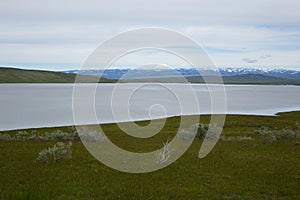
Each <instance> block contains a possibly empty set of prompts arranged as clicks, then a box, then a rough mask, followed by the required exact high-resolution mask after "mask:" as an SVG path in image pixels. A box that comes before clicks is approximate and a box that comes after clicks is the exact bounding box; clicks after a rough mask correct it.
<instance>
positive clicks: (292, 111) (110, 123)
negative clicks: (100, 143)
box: [0, 110, 300, 133]
mask: <svg viewBox="0 0 300 200" xmlns="http://www.w3.org/2000/svg"><path fill="white" fill-rule="evenodd" d="M297 112H300V110H287V111H279V112H276V113H275V114H273V115H257V114H234V113H233V114H226V117H280V116H281V115H284V114H289V113H297ZM214 115H224V114H214ZM181 116H185V117H189V116H200V117H199V119H201V118H203V117H204V118H208V117H210V116H211V114H200V115H176V116H168V117H162V118H156V119H141V120H136V121H123V122H108V123H101V124H93V123H91V124H81V125H62V126H44V127H32V128H19V129H10V130H0V133H7V132H16V131H28V130H43V129H69V128H71V127H76V126H92V125H105V126H110V125H116V124H119V123H132V122H139V123H147V122H149V121H153V120H159V119H166V120H167V119H172V118H173V119H177V118H179V117H181ZM225 121H226V118H225Z"/></svg>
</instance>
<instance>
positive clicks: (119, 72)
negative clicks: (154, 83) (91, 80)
mask: <svg viewBox="0 0 300 200" xmlns="http://www.w3.org/2000/svg"><path fill="white" fill-rule="evenodd" d="M65 72H66V73H71V74H77V73H79V74H85V75H97V76H100V75H101V76H103V77H105V78H109V79H120V78H123V79H124V78H125V79H126V78H131V79H132V78H149V77H174V76H179V75H182V76H199V75H200V74H201V75H204V76H207V75H216V74H218V73H219V74H221V75H222V76H234V75H242V74H261V75H267V76H273V77H278V78H282V79H287V80H300V71H296V70H285V69H257V68H231V67H227V68H219V69H218V71H215V70H208V69H205V70H200V73H199V71H198V70H196V69H195V68H178V69H175V70H173V69H160V70H157V69H130V68H128V69H108V70H69V71H65Z"/></svg>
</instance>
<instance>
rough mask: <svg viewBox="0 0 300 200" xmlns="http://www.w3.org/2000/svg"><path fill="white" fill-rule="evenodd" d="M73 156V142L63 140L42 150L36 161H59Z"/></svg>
mask: <svg viewBox="0 0 300 200" xmlns="http://www.w3.org/2000/svg"><path fill="white" fill-rule="evenodd" d="M70 158H72V142H69V143H68V144H65V143H63V142H57V143H56V144H55V145H54V146H53V147H48V148H47V149H44V150H42V151H41V152H40V153H39V155H38V157H37V159H36V162H38V161H40V162H46V163H50V162H53V163H57V162H58V161H59V160H63V159H70Z"/></svg>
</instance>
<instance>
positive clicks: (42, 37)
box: [0, 0, 300, 70]
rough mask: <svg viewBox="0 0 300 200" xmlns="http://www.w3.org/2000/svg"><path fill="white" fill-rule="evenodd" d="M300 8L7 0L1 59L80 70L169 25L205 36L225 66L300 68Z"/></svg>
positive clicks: (2, 10) (213, 1)
mask: <svg viewBox="0 0 300 200" xmlns="http://www.w3.org/2000/svg"><path fill="white" fill-rule="evenodd" d="M299 10H300V1H299V0H286V1H282V0H251V1H242V0H241V1H236V0H223V1H222V0H185V1H183V0H182V1H178V0H170V1H169V0H167V1H161V0H160V1H158V0H151V1H141V0H140V1H138V0H136V1H128V0H124V1H113V0H110V1H99V0H97V1H88V0H85V1H71V0H70V1H66V0H52V1H48V0H47V1H43V0H37V1H33V0H10V1H1V2H0V23H1V26H0V65H1V66H17V67H23V68H32V69H50V70H66V69H76V68H79V66H80V64H81V63H82V62H83V60H84V59H85V58H86V57H87V56H88V55H89V53H90V52H91V51H92V50H93V49H94V48H96V47H97V45H98V44H99V43H101V42H103V41H105V40H106V39H108V38H110V37H111V36H114V35H116V34H118V33H121V32H124V31H127V30H132V29H136V28H140V27H163V28H168V29H173V30H176V31H178V32H180V33H183V34H185V35H187V36H189V37H191V38H192V39H194V40H195V41H197V42H198V43H199V44H200V45H202V47H203V48H204V49H205V50H206V51H207V53H208V55H209V56H210V57H211V59H212V60H213V62H214V63H215V65H217V66H227V67H237V66H246V67H276V68H293V69H298V70H300V20H299V19H300V12H299ZM127 60H128V59H127ZM127 62H129V61H127ZM131 62H132V63H131V64H134V60H133V61H131Z"/></svg>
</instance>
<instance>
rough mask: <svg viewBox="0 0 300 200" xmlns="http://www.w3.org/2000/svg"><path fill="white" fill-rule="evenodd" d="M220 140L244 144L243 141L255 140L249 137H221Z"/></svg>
mask: <svg viewBox="0 0 300 200" xmlns="http://www.w3.org/2000/svg"><path fill="white" fill-rule="evenodd" d="M220 140H221V141H228V142H242V141H251V140H254V139H253V138H252V137H248V136H221V137H220Z"/></svg>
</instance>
